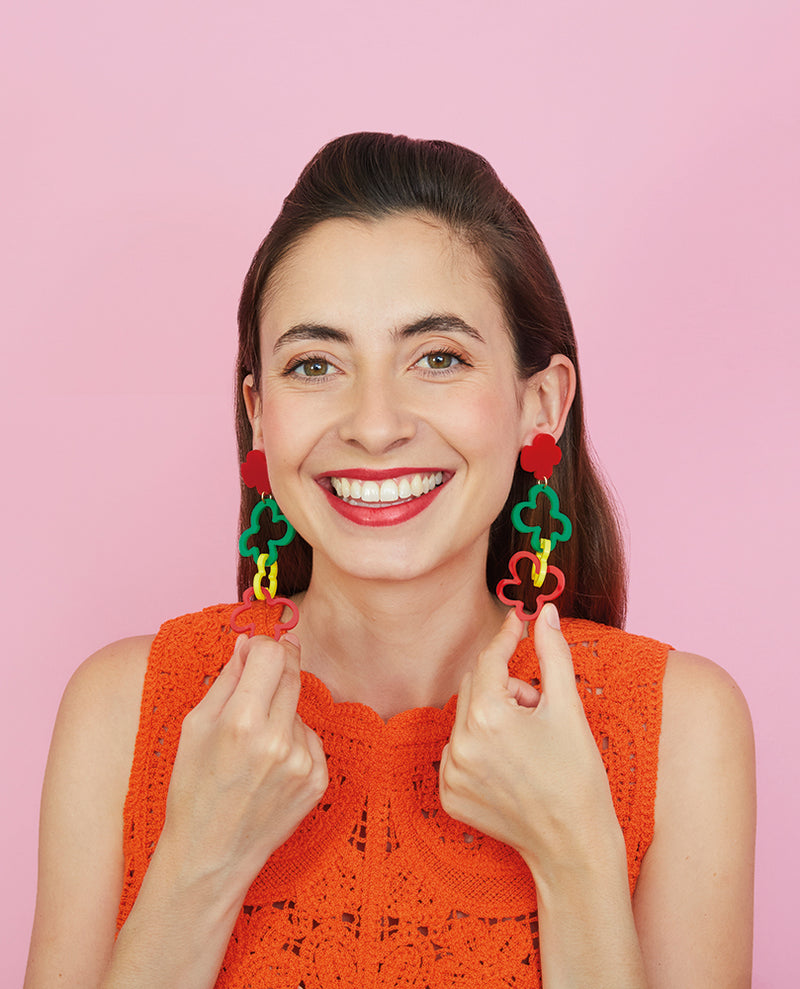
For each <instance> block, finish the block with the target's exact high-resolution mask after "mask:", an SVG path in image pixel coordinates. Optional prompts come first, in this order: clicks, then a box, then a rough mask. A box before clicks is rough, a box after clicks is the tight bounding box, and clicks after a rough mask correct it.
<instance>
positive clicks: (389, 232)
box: [261, 215, 503, 330]
mask: <svg viewBox="0 0 800 989" xmlns="http://www.w3.org/2000/svg"><path fill="white" fill-rule="evenodd" d="M437 311H440V312H451V313H456V314H458V315H460V316H462V317H463V318H464V319H465V320H466V321H467V322H474V323H477V324H483V325H486V324H487V323H498V322H499V323H500V324H502V323H503V313H502V310H501V307H500V305H499V302H498V298H497V291H496V286H495V284H494V281H493V279H492V278H491V276H490V275H489V274H488V272H487V270H486V267H485V266H484V264H483V262H482V261H481V259H480V257H479V256H478V254H477V252H476V251H475V250H474V249H473V248H472V247H470V246H469V245H468V244H467V243H466V242H465V241H464V240H463V239H462V238H461V237H459V236H458V235H457V234H456V233H454V232H453V231H452V230H451V229H450V228H448V227H446V226H445V225H443V224H441V223H439V222H437V221H436V220H434V219H432V218H428V217H420V216H415V215H400V216H390V217H386V218H382V219H379V220H360V219H358V220H356V219H350V218H346V219H345V218H341V219H331V220H324V221H322V222H321V223H318V224H317V225H316V226H314V227H312V228H311V230H309V231H308V232H307V233H306V234H304V235H303V236H302V237H301V238H300V239H299V240H298V242H297V243H296V244H295V245H294V246H293V247H292V248H291V250H290V251H289V252H288V254H287V255H286V256H285V257H284V258H283V259H282V260H281V262H280V263H279V264H278V265H277V266H276V268H275V269H274V271H273V272H272V273H271V275H270V278H269V282H268V285H267V291H266V292H265V294H264V299H263V302H262V307H261V321H262V330H264V329H265V328H268V327H269V326H273V327H276V328H280V327H281V326H283V327H285V326H286V325H289V324H294V323H297V322H303V321H306V322H307V321H312V320H316V321H319V320H324V321H325V322H328V323H335V322H348V323H352V322H353V321H355V322H361V321H365V322H369V323H370V324H371V325H372V326H373V327H374V326H375V325H376V322H377V323H386V324H389V325H391V324H393V323H396V322H397V321H399V320H404V319H406V318H408V317H414V316H418V315H420V314H423V313H426V312H437Z"/></svg>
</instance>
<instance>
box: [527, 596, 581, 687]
mask: <svg viewBox="0 0 800 989" xmlns="http://www.w3.org/2000/svg"><path fill="white" fill-rule="evenodd" d="M533 644H534V648H535V649H536V656H537V658H538V660H539V667H540V669H541V672H542V693H543V694H545V695H547V694H549V695H550V696H551V697H555V696H556V695H558V696H561V697H568V696H569V695H571V694H575V693H576V691H575V669H574V667H573V665H572V653H571V652H570V648H569V646H568V645H567V640H566V639H565V638H564V636H563V635H562V634H561V621H560V619H559V617H558V609H557V608H556V606H555V605H554V604H552V603H550V602H548V603H547V604H546V605H545V606H544V607H543V608H542V611H541V613H540V615H539V617H538V618H537V619H536V624H535V625H534V627H533Z"/></svg>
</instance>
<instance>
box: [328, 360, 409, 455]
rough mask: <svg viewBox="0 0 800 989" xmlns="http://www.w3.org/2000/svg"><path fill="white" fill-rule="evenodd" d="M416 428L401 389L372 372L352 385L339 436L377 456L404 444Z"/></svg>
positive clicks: (351, 444)
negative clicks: (368, 377)
mask: <svg viewBox="0 0 800 989" xmlns="http://www.w3.org/2000/svg"><path fill="white" fill-rule="evenodd" d="M416 428H417V427H416V418H415V416H414V415H413V414H412V412H411V410H410V409H409V408H408V407H407V403H405V402H404V401H403V397H402V389H401V388H400V387H399V386H397V385H396V384H393V383H392V382H391V381H388V380H387V379H386V378H385V377H383V376H380V375H375V376H374V377H372V378H370V379H369V380H365V379H363V378H362V379H361V380H360V381H359V382H357V383H355V384H354V385H353V389H352V391H351V394H350V396H349V404H348V408H347V410H346V411H345V413H344V415H343V416H342V419H341V422H340V424H339V437H340V439H341V440H343V441H344V442H345V443H347V444H349V445H350V446H357V447H360V448H361V449H362V450H364V451H365V452H367V453H369V454H370V455H372V456H378V455H380V454H382V453H387V452H389V451H390V450H394V449H396V448H397V447H398V446H402V445H403V444H404V443H407V442H408V441H409V440H410V439H411V438H412V437H413V436H414V434H415V432H416Z"/></svg>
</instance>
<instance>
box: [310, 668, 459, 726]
mask: <svg viewBox="0 0 800 989" xmlns="http://www.w3.org/2000/svg"><path fill="white" fill-rule="evenodd" d="M300 679H301V682H302V684H303V695H301V696H302V697H303V701H304V703H305V705H307V706H309V707H311V708H313V709H314V710H316V711H317V712H318V713H319V714H320V715H323V716H324V715H325V714H326V713H328V714H329V715H330V716H331V718H332V719H335V721H336V723H337V724H346V725H347V726H348V727H350V726H351V725H353V724H357V725H360V726H362V727H363V728H364V729H367V730H368V731H370V733H372V732H383V731H394V730H398V731H403V730H404V729H405V728H406V727H407V726H408V725H409V724H410V723H413V722H416V721H419V722H423V723H425V724H428V725H436V724H442V725H447V726H449V725H451V724H452V722H453V718H454V717H455V710H456V703H457V702H458V694H453V695H452V696H451V697H450V698H449V699H448V701H447V702H446V703H445V705H444V706H443V707H433V706H425V707H410V708H407V709H406V710H405V711H398V712H397V714H393V715H392V716H391V717H390V718H388V719H384V718H382V717H381V716H380V714H378V712H377V711H376V710H375V708H373V707H370V706H369V704H363V703H362V702H361V701H335V700H334V699H333V695H332V694H331V692H330V690H329V688H328V686H327V685H326V684H325V683H324V681H322V680H320V679H319V677H318V676H316V675H315V674H314V673H310V672H309V671H308V670H301V671H300Z"/></svg>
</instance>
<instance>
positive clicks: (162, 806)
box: [26, 134, 754, 989]
mask: <svg viewBox="0 0 800 989" xmlns="http://www.w3.org/2000/svg"><path fill="white" fill-rule="evenodd" d="M239 322H240V351H239V385H240V389H239V396H238V397H239V417H238V433H239V445H240V453H241V455H242V459H243V460H245V458H246V456H247V454H248V452H249V451H255V454H253V455H252V457H251V458H248V460H249V467H248V466H246V467H245V468H244V473H243V477H244V478H245V480H246V481H247V482H248V483H250V484H251V485H252V487H248V488H245V489H244V497H243V511H242V528H243V537H242V541H241V543H240V550H241V552H242V561H241V564H242V565H241V568H240V592H241V593H243V594H244V595H245V600H244V601H243V603H242V605H240V606H238V607H234V606H230V605H225V606H218V607H216V608H210V609H206V611H204V612H202V613H198V614H196V615H190V616H184V618H182V619H178V620H176V621H174V622H168V623H166V625H164V626H163V627H162V629H161V631H160V632H159V634H158V636H156V637H155V638H152V637H145V638H140V639H131V640H126V641H124V642H120V643H116V644H114V645H112V646H109V647H107V648H106V649H104V650H102V651H101V652H100V653H98V654H97V655H96V656H94V657H92V658H91V659H90V660H88V661H87V663H86V664H84V666H83V667H82V668H81V669H80V670H79V671H78V673H77V674H76V675H75V677H74V678H73V680H72V682H71V683H70V686H69V687H68V689H67V691H66V694H65V697H64V701H63V703H62V708H61V711H60V713H59V718H58V722H57V725H56V729H55V734H54V739H53V745H52V750H51V756H50V761H49V765H48V770H47V776H46V781H45V787H44V796H43V807H42V835H41V863H40V886H39V896H38V901H37V912H36V920H35V925H34V934H33V941H32V948H31V960H30V963H29V970H28V977H27V982H26V985H27V986H28V989H35V987H39V986H48V987H49V986H51V985H53V984H55V983H56V982H58V984H60V985H63V986H81V987H87V986H104V987H121V986H147V987H157V986H165V987H166V986H169V987H175V986H186V987H190V986H191V987H205V986H212V985H215V984H218V985H220V986H245V985H246V986H280V987H283V986H292V987H294V986H303V987H305V989H310V987H312V986H326V987H327V986H333V985H337V986H367V985H376V986H405V985H415V986H448V987H449V986H453V985H464V986H472V985H476V984H477V983H478V980H479V979H480V980H484V981H486V980H488V982H489V983H490V984H497V985H509V986H511V985H514V986H521V985H530V986H536V985H540V984H543V985H545V986H546V987H547V989H557V987H571V989H573V987H581V986H587V987H589V986H591V987H592V989H595V987H598V986H604V985H608V986H614V987H615V989H619V987H643V986H648V987H650V989H654V987H669V989H674V987H675V986H678V985H680V986H681V987H695V986H696V987H709V986H714V987H721V986H731V987H733V986H746V985H749V970H750V950H751V924H752V867H753V832H754V796H753V793H754V790H753V761H754V759H753V747H752V735H751V729H750V723H749V717H748V714H747V709H746V705H745V703H744V701H743V699H742V697H741V695H740V693H739V692H738V689H737V688H736V687H735V685H734V684H733V683H732V681H731V680H730V679H729V678H728V677H727V676H726V674H724V673H723V672H722V671H721V670H720V669H719V668H718V667H716V666H714V665H713V664H711V663H710V662H708V661H706V660H703V659H701V658H699V657H696V656H690V655H687V654H683V653H678V652H674V651H670V650H669V647H667V646H663V645H661V644H659V643H655V642H653V641H651V640H647V639H642V638H639V637H635V636H630V635H627V634H625V633H623V632H619V631H617V630H616V628H615V627H619V626H621V624H622V621H623V618H624V587H625V580H624V565H623V559H622V553H621V549H620V540H619V534H618V530H617V527H616V523H615V521H614V516H613V513H612V511H611V509H610V507H609V503H608V501H607V499H606V496H605V494H604V492H603V489H602V486H601V485H600V483H599V481H598V479H597V476H596V474H595V471H594V469H593V467H592V464H591V461H590V458H589V456H588V453H587V446H586V439H585V436H584V432H583V418H582V408H581V401H580V388H579V382H578V372H577V358H576V352H575V343H574V338H573V333H572V327H571V323H570V319H569V315H568V313H567V309H566V305H565V303H564V300H563V297H562V294H561V291H560V288H559V285H558V281H557V279H556V276H555V273H554V272H553V270H552V267H551V265H550V263H549V259H548V258H547V255H546V253H545V250H544V248H543V246H542V244H541V242H540V240H539V238H538V235H537V234H536V232H535V230H534V229H533V227H532V225H531V223H530V221H529V220H528V218H527V216H526V215H525V213H524V211H523V210H522V208H521V207H520V206H519V204H518V203H517V202H516V200H514V199H513V197H512V196H511V195H510V194H509V193H508V192H507V191H506V190H505V188H504V187H503V186H502V185H501V183H500V182H499V180H498V179H497V176H496V175H495V173H494V172H493V171H492V169H491V168H490V167H489V165H488V164H487V163H486V162H485V161H484V160H483V159H482V158H480V157H478V156H477V155H475V154H473V153H471V152H469V151H467V150H465V149H463V148H459V147H456V146H453V145H449V144H446V143H444V142H426V141H422V142H416V141H410V140H408V139H407V138H399V137H398V138H395V137H390V136H388V135H381V134H356V135H351V136H349V137H345V138H341V139H339V140H337V141H333V142H331V144H329V145H327V146H326V147H325V148H324V149H323V150H322V151H321V152H320V153H319V154H318V155H317V156H316V157H315V158H314V160H313V161H312V162H311V163H310V164H309V165H308V166H307V168H306V169H305V171H304V172H303V174H302V175H301V177H300V179H299V180H298V183H297V186H296V187H295V189H294V190H293V192H292V193H291V194H290V195H289V197H288V198H287V199H286V201H285V203H284V206H283V209H282V212H281V214H280V216H279V218H278V220H277V221H276V223H275V224H274V226H273V228H272V230H271V231H270V234H269V235H268V237H267V238H266V240H265V241H264V243H263V244H262V245H261V247H260V248H259V251H258V252H257V254H256V257H255V259H254V261H253V264H252V266H251V268H250V271H249V273H248V275H247V278H246V280H245V285H244V290H243V294H242V300H241V304H240V310H239ZM553 441H558V443H559V447H560V453H561V459H560V461H559V449H558V448H556V446H555V443H554V442H553ZM543 448H544V451H545V458H544V459H545V461H546V463H544V466H543V464H542V449H543ZM520 451H523V452H522V464H521V465H520V464H518V458H519V457H520ZM259 453H263V454H264V455H265V457H266V466H267V468H268V477H267V475H266V473H263V474H261V475H258V468H257V467H256V475H255V476H253V475H251V474H250V473H249V470H250V468H251V467H252V465H253V464H254V463H256V461H257V460H258V454H259ZM548 458H549V459H548ZM531 466H533V467H534V471H533V477H531V475H530V473H527V472H526V470H525V469H523V468H524V467H528V468H530V467H531ZM262 467H263V464H262ZM537 482H538V484H537ZM270 492H271V493H272V495H273V496H274V500H271V499H270V498H268V497H267V496H268V494H269V493H270ZM262 495H263V498H261V500H260V496H262ZM278 505H279V506H280V508H278ZM267 507H268V508H269V512H267V511H266V509H267ZM284 512H285V516H284V515H283V514H282V513H284ZM261 516H264V517H263V519H262V518H261ZM254 519H255V520H256V521H255V523H253V520H254ZM259 519H260V521H259ZM292 528H293V529H296V530H297V533H298V535H297V537H296V538H295V539H294V540H292V541H290V542H287V540H288V539H289V536H290V533H291V529H292ZM267 540H271V542H267ZM256 544H257V545H256ZM265 546H268V550H265V549H264V547H265ZM276 556H277V558H278V560H279V571H278V574H277V581H276V584H277V586H276V587H273V588H272V589H271V590H270V591H269V592H268V593H266V594H265V593H264V588H265V587H267V584H265V583H264V581H267V582H268V581H269V569H268V568H269V566H270V565H271V564H272V562H273V559H274V558H275V557H276ZM523 559H524V560H526V562H525V563H522V560H523ZM509 560H510V561H511V563H510V564H509ZM256 564H258V571H256ZM509 567H510V569H509ZM562 575H563V590H562V592H561V596H560V598H559V601H558V603H559V608H560V611H561V614H562V615H563V616H564V622H563V624H561V625H560V622H559V614H558V611H557V610H556V607H555V605H554V604H553V603H551V602H552V600H553V599H555V598H556V596H557V594H558V591H559V588H560V587H561V583H562ZM273 576H274V574H273ZM251 584H252V589H251ZM262 585H263V586H262ZM258 592H260V594H259V593H258ZM254 593H255V594H256V597H263V598H264V600H263V601H259V600H255V599H254V597H253V595H254ZM498 595H499V596H498ZM520 597H521V598H522V602H524V603H522V602H521V603H516V602H517V599H518V598H520ZM270 598H272V599H274V600H271V599H270ZM281 599H283V602H282V601H281ZM295 609H299V613H300V616H301V617H300V621H299V623H298V624H297V625H296V628H293V623H294V617H295V616H294V610H295ZM518 613H519V614H521V615H522V617H525V616H529V615H532V614H536V613H538V617H537V618H536V621H535V622H531V625H530V629H529V630H528V631H529V635H528V636H526V635H525V633H526V626H525V625H524V624H523V622H522V621H521V620H520V618H519V617H517V615H518ZM292 628H293V631H287V630H288V629H292ZM242 629H244V630H246V631H247V632H248V633H249V634H248V635H238V636H237V631H238V630H242ZM220 671H221V672H220ZM456 695H457V697H456ZM131 767H132V768H131ZM656 783H657V790H656ZM121 822H122V826H121ZM117 927H119V935H118V937H117V939H116V941H115V939H114V935H115V931H116V930H117ZM217 980H218V981H217Z"/></svg>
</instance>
